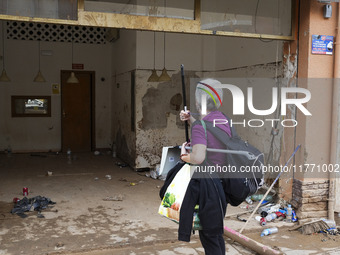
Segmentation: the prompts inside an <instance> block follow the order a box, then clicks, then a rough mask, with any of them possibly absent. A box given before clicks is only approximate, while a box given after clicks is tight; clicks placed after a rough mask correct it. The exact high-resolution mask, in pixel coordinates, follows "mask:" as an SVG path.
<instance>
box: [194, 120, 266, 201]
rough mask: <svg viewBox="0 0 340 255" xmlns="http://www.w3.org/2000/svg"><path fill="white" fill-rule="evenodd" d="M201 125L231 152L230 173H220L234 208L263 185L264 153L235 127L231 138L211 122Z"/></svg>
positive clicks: (227, 198)
mask: <svg viewBox="0 0 340 255" xmlns="http://www.w3.org/2000/svg"><path fill="white" fill-rule="evenodd" d="M226 118H227V120H228V122H229V123H230V120H229V118H228V117H227V116H226ZM201 124H202V126H203V127H204V129H205V130H208V131H209V132H210V133H211V134H213V135H214V136H215V137H216V138H217V139H219V140H220V141H221V142H222V143H223V144H224V145H225V146H226V150H230V152H228V153H226V162H227V164H228V166H229V171H226V172H222V173H219V177H220V179H221V182H222V186H223V189H224V192H225V196H226V200H227V202H228V203H229V204H231V205H232V206H238V205H239V204H241V203H242V202H243V201H244V200H245V199H246V198H247V197H248V196H251V195H253V194H255V193H256V191H257V190H258V189H259V188H260V187H261V186H262V184H263V178H264V173H263V164H264V156H263V153H261V152H260V151H259V150H258V149H257V148H255V147H254V146H252V145H250V144H249V143H248V142H246V141H243V140H242V139H241V138H240V137H239V136H238V135H237V133H236V131H235V129H234V128H233V127H230V130H231V137H229V135H228V134H226V133H225V132H224V131H223V130H221V129H220V128H218V126H215V127H214V126H213V123H211V122H207V121H201ZM240 152H241V153H240ZM247 155H248V156H247ZM207 162H208V161H207ZM208 163H209V162H208Z"/></svg>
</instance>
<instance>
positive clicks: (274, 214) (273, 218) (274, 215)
mask: <svg viewBox="0 0 340 255" xmlns="http://www.w3.org/2000/svg"><path fill="white" fill-rule="evenodd" d="M276 218H277V215H276V213H271V214H268V215H267V216H266V221H272V220H275V219H276Z"/></svg>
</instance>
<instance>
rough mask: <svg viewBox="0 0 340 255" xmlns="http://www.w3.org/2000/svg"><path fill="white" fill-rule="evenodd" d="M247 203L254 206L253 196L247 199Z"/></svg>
mask: <svg viewBox="0 0 340 255" xmlns="http://www.w3.org/2000/svg"><path fill="white" fill-rule="evenodd" d="M246 202H247V203H248V204H250V205H251V204H253V200H251V196H249V197H247V198H246Z"/></svg>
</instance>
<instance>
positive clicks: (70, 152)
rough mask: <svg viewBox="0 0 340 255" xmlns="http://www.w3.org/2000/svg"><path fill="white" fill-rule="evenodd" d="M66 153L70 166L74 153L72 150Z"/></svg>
mask: <svg viewBox="0 0 340 255" xmlns="http://www.w3.org/2000/svg"><path fill="white" fill-rule="evenodd" d="M66 153H67V162H68V163H69V164H71V163H72V151H71V149H70V148H68V149H67V152H66Z"/></svg>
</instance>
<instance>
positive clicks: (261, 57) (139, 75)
mask: <svg viewBox="0 0 340 255" xmlns="http://www.w3.org/2000/svg"><path fill="white" fill-rule="evenodd" d="M165 38H166V44H165V49H166V50H165V53H166V54H165V67H166V69H167V70H168V73H169V75H170V76H171V78H172V79H171V81H170V82H163V83H158V82H156V83H149V82H147V79H148V77H149V76H150V74H151V69H153V66H154V63H153V61H154V53H153V50H154V48H153V47H154V42H153V41H154V37H153V32H146V31H144V32H137V60H136V62H137V70H136V155H137V159H136V165H135V167H136V168H144V167H150V166H154V165H155V164H157V163H159V161H160V158H161V149H162V147H163V146H175V145H180V144H182V143H183V141H184V140H185V135H184V134H185V133H184V126H183V123H180V122H179V119H178V114H179V111H180V109H182V108H183V104H180V106H179V108H177V109H176V105H173V104H171V102H174V101H176V100H179V99H178V98H177V94H179V95H181V94H182V92H181V89H182V87H181V76H180V65H181V64H184V69H185V77H186V84H187V89H188V91H190V89H189V87H190V79H191V78H199V77H212V76H213V77H216V78H220V79H222V78H226V77H241V78H244V77H253V78H254V77H257V78H264V77H277V76H279V75H280V74H282V70H281V69H282V66H281V64H280V61H281V60H282V43H281V42H276V41H273V42H266V43H264V42H262V41H260V40H255V39H244V38H228V37H216V36H199V35H187V34H171V33H167V34H166V37H165ZM155 47H156V56H155V59H156V61H155V66H156V70H158V75H160V73H161V69H163V67H164V34H163V33H156V44H155ZM273 63H274V64H273ZM262 90H263V91H266V92H268V91H271V90H268V88H266V87H264V88H262ZM260 93H261V92H260ZM187 98H190V95H189V93H187ZM189 105H190V102H188V106H189ZM227 108H228V106H227ZM245 118H250V116H249V115H246V116H245ZM270 132H271V128H268V127H264V128H261V129H259V130H256V131H255V130H251V131H250V129H244V130H242V131H241V132H240V135H242V136H244V137H245V139H248V140H249V141H250V142H251V143H253V144H254V145H256V146H258V147H259V148H261V149H262V150H263V151H264V152H265V153H266V155H268V152H269V151H270V145H271V135H270ZM263 137H265V139H263ZM279 153H280V137H279V136H278V137H277V138H275V143H274V154H275V155H274V158H275V161H276V162H277V161H278V157H279Z"/></svg>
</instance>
